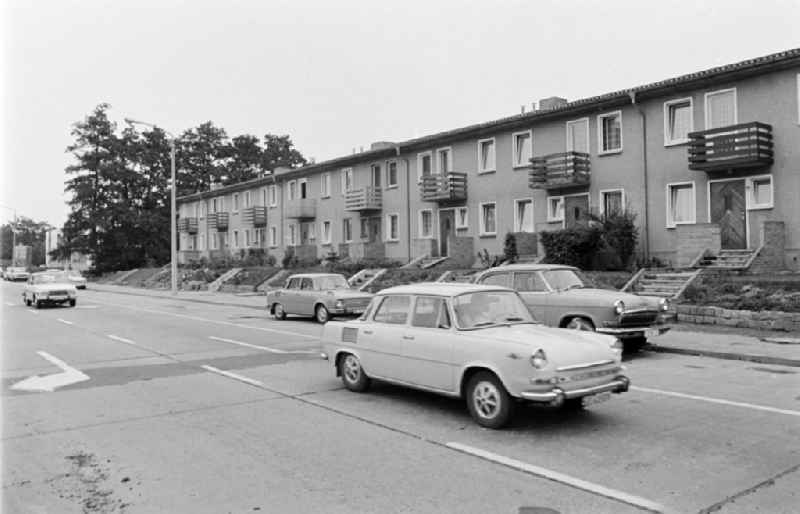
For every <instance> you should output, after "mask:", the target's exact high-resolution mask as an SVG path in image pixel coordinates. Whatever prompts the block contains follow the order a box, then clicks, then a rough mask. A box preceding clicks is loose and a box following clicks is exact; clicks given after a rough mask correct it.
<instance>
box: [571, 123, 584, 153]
mask: <svg viewBox="0 0 800 514" xmlns="http://www.w3.org/2000/svg"><path fill="white" fill-rule="evenodd" d="M567 151H568V152H582V153H589V118H582V119H580V120H573V121H568V122H567Z"/></svg>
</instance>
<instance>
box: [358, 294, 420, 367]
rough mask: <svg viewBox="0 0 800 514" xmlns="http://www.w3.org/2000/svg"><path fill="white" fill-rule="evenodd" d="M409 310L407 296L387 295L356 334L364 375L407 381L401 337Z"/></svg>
mask: <svg viewBox="0 0 800 514" xmlns="http://www.w3.org/2000/svg"><path fill="white" fill-rule="evenodd" d="M410 307H411V297H410V296H409V295H386V296H385V297H383V299H382V300H380V303H379V304H378V306H377V307H376V308H375V314H374V315H373V316H372V323H367V324H365V326H364V328H363V329H361V330H360V332H359V345H360V346H361V347H362V348H363V351H362V358H361V360H362V362H363V364H364V369H365V370H366V372H367V374H373V375H375V376H378V377H382V378H390V379H395V380H402V381H405V382H407V381H408V377H406V376H405V375H404V373H403V371H404V370H403V368H404V366H403V363H402V361H403V336H404V335H405V332H406V329H407V326H406V323H407V321H408V313H409V311H410Z"/></svg>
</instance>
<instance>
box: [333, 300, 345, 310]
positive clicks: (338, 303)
mask: <svg viewBox="0 0 800 514" xmlns="http://www.w3.org/2000/svg"><path fill="white" fill-rule="evenodd" d="M335 307H336V308H337V309H344V301H342V300H336V305H335Z"/></svg>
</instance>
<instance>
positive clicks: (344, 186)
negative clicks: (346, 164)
mask: <svg viewBox="0 0 800 514" xmlns="http://www.w3.org/2000/svg"><path fill="white" fill-rule="evenodd" d="M348 176H349V180H348ZM341 182H342V183H341V186H342V196H344V195H346V194H347V193H348V192H349V191H352V190H353V189H355V186H356V184H355V176H354V175H353V168H342V171H341ZM348 182H349V183H350V187H349V188H348V187H347V183H348Z"/></svg>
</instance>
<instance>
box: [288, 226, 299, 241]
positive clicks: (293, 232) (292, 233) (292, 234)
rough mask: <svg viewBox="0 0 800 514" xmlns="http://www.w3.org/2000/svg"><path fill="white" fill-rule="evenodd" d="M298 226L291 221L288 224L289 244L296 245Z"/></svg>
mask: <svg viewBox="0 0 800 514" xmlns="http://www.w3.org/2000/svg"><path fill="white" fill-rule="evenodd" d="M299 228H300V227H299V226H298V225H296V224H294V223H292V224H290V225H289V234H288V237H287V239H288V240H289V246H297V236H298V232H299Z"/></svg>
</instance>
